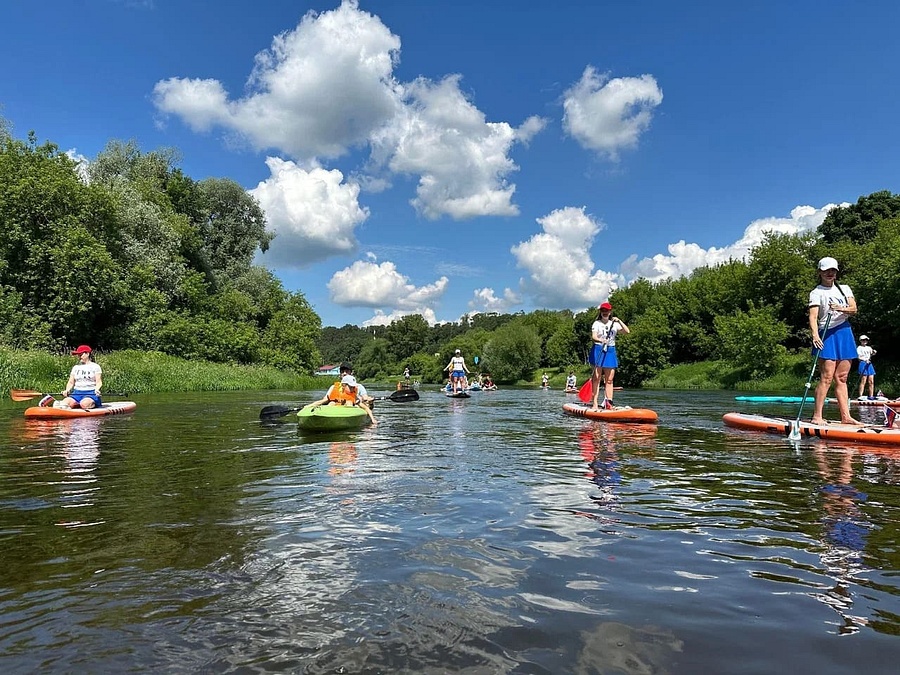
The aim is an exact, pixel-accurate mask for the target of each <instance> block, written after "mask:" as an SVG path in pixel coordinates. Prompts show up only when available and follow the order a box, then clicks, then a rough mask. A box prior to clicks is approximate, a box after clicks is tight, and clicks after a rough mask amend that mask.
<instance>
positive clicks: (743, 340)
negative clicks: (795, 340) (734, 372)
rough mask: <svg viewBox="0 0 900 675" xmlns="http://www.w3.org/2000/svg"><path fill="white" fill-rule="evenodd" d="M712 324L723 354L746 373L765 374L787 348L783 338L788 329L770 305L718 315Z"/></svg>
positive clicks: (773, 368)
mask: <svg viewBox="0 0 900 675" xmlns="http://www.w3.org/2000/svg"><path fill="white" fill-rule="evenodd" d="M715 325H716V336H717V337H718V339H719V349H720V351H721V353H722V356H724V357H725V359H726V360H728V361H729V362H730V363H731V364H733V365H734V366H736V367H738V368H741V369H742V370H744V371H745V372H746V373H747V375H748V376H749V377H751V378H753V379H758V378H763V377H767V376H769V375H771V374H773V373H774V372H775V371H776V370H777V369H778V366H779V365H781V363H782V362H783V361H784V356H785V354H786V353H787V350H786V349H785V348H784V346H783V345H782V342H784V339H785V338H786V337H787V336H788V332H789V331H788V327H787V326H786V325H785V324H784V323H783V322H781V321H779V320H778V319H777V318H776V317H775V312H774V311H773V310H772V308H771V307H760V308H757V307H752V308H751V309H750V311H748V312H735V313H734V314H731V315H728V316H717V317H716V319H715Z"/></svg>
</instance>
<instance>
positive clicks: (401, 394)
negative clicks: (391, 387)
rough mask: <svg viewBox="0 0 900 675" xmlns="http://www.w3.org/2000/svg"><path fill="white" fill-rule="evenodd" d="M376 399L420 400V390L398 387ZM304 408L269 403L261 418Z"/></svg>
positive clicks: (396, 401)
mask: <svg viewBox="0 0 900 675" xmlns="http://www.w3.org/2000/svg"><path fill="white" fill-rule="evenodd" d="M375 400H376V401H385V400H387V401H393V402H394V403H408V402H409V401H418V400H419V392H417V391H416V390H415V389H398V390H397V391H394V392H391V395H390V396H379V397H378V398H376V399H375ZM299 410H302V407H300V408H288V407H287V406H285V405H267V406H266V407H265V408H263V409H262V410H260V411H259V419H261V420H274V419H278V418H279V417H284V416H285V415H290V414H291V413H295V412H298V411H299Z"/></svg>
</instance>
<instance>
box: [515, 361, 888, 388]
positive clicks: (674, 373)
mask: <svg viewBox="0 0 900 675" xmlns="http://www.w3.org/2000/svg"><path fill="white" fill-rule="evenodd" d="M812 363H813V360H812V356H811V355H810V353H809V352H803V353H800V354H796V353H795V354H787V355H784V356H783V357H782V358H781V364H780V367H779V369H778V370H777V371H776V372H775V373H773V374H772V375H770V376H768V377H765V378H751V377H748V376H747V373H746V372H745V371H744V370H743V369H741V368H737V367H735V366H734V365H731V364H729V363H728V362H726V361H700V362H697V363H683V364H679V365H677V366H671V367H670V368H666V369H664V370H661V371H660V372H659V373H657V374H656V376H655V377H653V378H652V379H649V380H645V381H644V382H643V383H642V384H641V386H642V387H643V388H646V389H702V390H721V389H726V390H738V391H758V392H772V393H774V392H785V393H792V394H796V393H802V392H803V389H804V387H805V385H806V380H807V378H808V377H809V371H810V368H812ZM856 363H857V362H855V361H854V363H853V366H852V368H851V371H850V377H849V379H848V387H849V389H850V395H851V396H855V395H856V392H857V391H858V387H859V378H858V375H857V374H856V373H857V370H856ZM622 367H623V368H627V367H628V364H622ZM571 370H572V371H574V372H575V375H576V377H577V379H578V385H579V386H581V385H582V384H583V383H584V381H585V380H586V379H587V378H589V377H590V376H591V369H590V367H589V366H587V365H581V366H577V367H574V368H572V369H571ZM620 370H621V369H620ZM876 370H877V371H878V373H877V375H876V376H875V387H876V389H881V390H882V391H884V392H885V393H886V394H888V395H889V396H896V395H900V374H898V373H894V372H893V371H892V370H891V369H890V368H888V367H879V366H878V365H876ZM543 373H547V374H548V375H549V376H550V386H551V387H552V388H554V389H560V388H563V387H565V383H566V376H567V375H568V374H569V369H565V368H542V369H538V370H535V371H534V372H533V373H532V376H531V379H530V380H527V381H521V382H518V383H517V384H519V385H524V386H540V383H541V375H542V374H543ZM817 381H818V369H817V371H816V373H815V374H814V376H813V385H815V383H816V382H817Z"/></svg>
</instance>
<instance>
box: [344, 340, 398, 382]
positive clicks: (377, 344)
mask: <svg viewBox="0 0 900 675" xmlns="http://www.w3.org/2000/svg"><path fill="white" fill-rule="evenodd" d="M392 370H395V367H394V364H393V362H392V361H391V346H390V343H389V342H388V341H387V340H385V339H383V338H375V339H374V340H369V341H368V342H366V344H365V345H364V346H363V348H362V349H361V350H360V352H359V356H357V357H356V361H355V362H354V364H353V371H354V372H355V373H356V376H357V377H358V378H360V379H363V380H368V379H372V378H377V377H379V376H384V377H387V376H388V375H389V374H390V373H389V371H392Z"/></svg>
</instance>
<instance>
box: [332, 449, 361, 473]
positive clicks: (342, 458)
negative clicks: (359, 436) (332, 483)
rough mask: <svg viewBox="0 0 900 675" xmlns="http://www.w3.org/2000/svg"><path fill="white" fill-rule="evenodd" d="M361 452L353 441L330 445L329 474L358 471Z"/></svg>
mask: <svg viewBox="0 0 900 675" xmlns="http://www.w3.org/2000/svg"><path fill="white" fill-rule="evenodd" d="M358 459H359V453H358V452H357V451H356V446H355V445H353V443H347V442H335V443H332V444H331V445H330V446H329V447H328V475H330V476H340V475H341V474H343V473H348V474H349V473H353V472H354V471H356V461H357V460H358Z"/></svg>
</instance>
